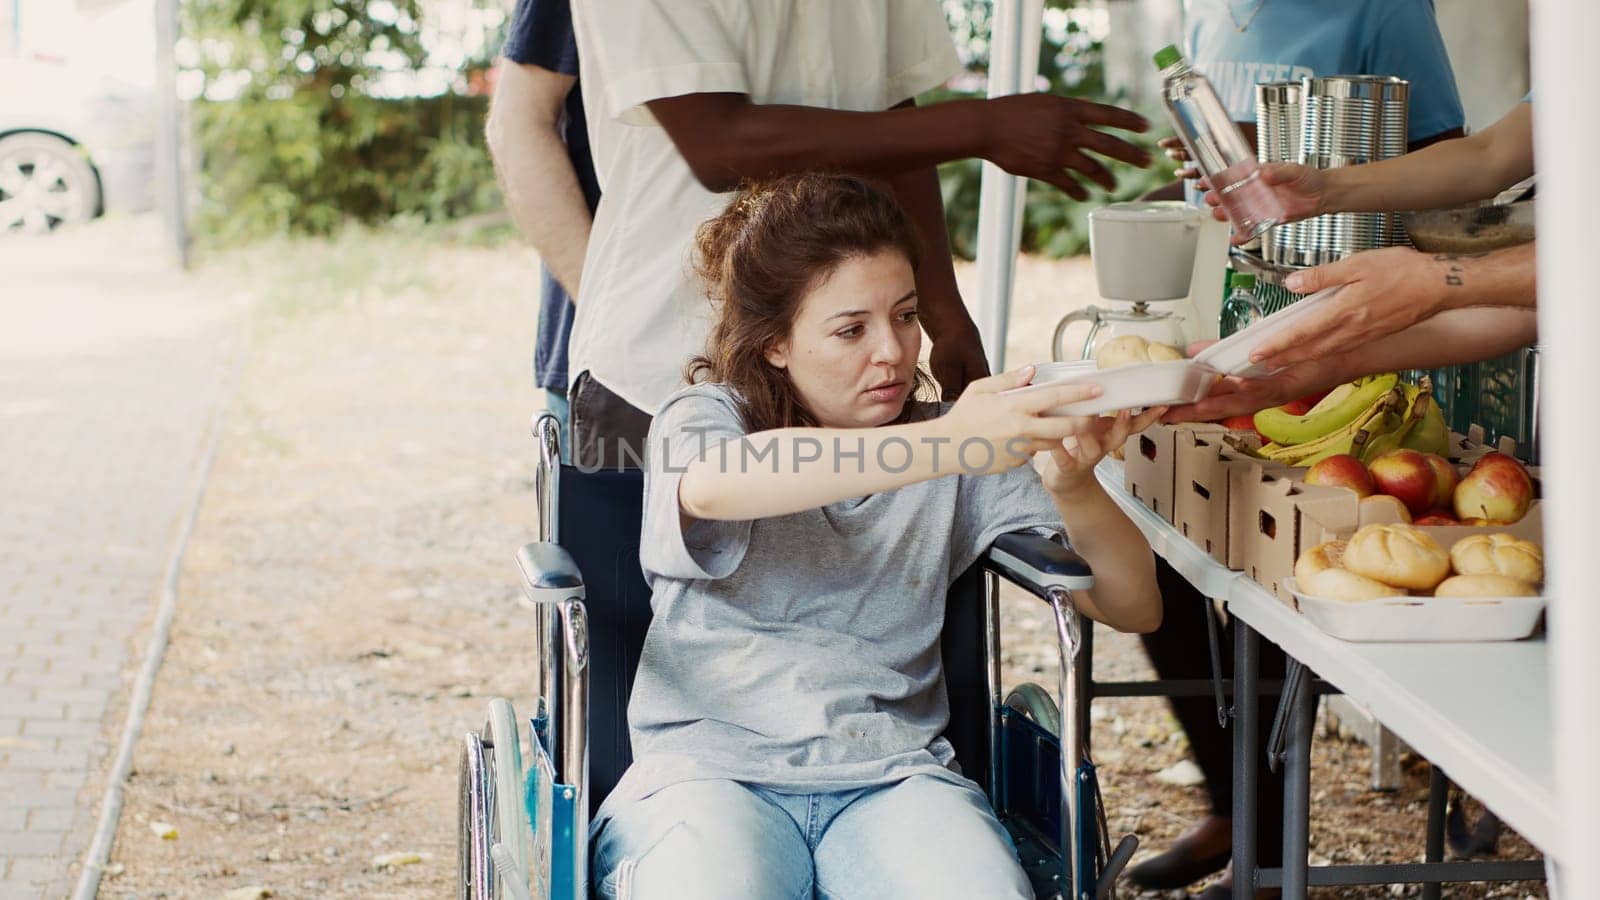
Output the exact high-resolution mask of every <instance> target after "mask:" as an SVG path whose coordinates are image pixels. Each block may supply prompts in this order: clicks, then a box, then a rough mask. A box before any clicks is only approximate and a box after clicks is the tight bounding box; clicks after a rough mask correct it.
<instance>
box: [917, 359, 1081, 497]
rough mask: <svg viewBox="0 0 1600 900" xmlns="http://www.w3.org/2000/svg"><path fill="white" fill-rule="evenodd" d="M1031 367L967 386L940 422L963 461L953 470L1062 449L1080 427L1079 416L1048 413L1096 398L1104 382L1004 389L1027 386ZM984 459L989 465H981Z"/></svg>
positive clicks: (972, 470) (985, 470)
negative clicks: (1060, 407) (1062, 406)
mask: <svg viewBox="0 0 1600 900" xmlns="http://www.w3.org/2000/svg"><path fill="white" fill-rule="evenodd" d="M1033 372H1034V367H1033V366H1023V367H1022V368H1020V369H1012V370H1011V371H1009V372H1001V373H1000V374H999V375H991V376H989V377H988V378H980V379H978V380H977V381H974V382H973V383H972V384H970V385H967V390H966V392H965V393H963V394H962V395H961V399H960V400H957V401H956V402H955V405H954V406H952V407H950V412H948V413H946V414H945V416H944V418H942V419H940V420H939V423H938V425H939V429H938V430H939V432H940V433H941V436H942V437H945V438H948V439H949V450H948V453H949V456H948V458H949V459H951V460H959V462H958V463H954V464H953V466H955V467H953V468H952V469H951V471H961V472H964V473H967V474H972V475H992V474H994V473H997V472H1005V471H1007V470H1009V469H1014V468H1016V467H1017V466H1020V465H1022V464H1023V463H1025V462H1027V461H1028V460H1029V459H1030V458H1031V457H1032V456H1033V455H1034V454H1035V453H1040V452H1043V451H1046V450H1049V449H1051V448H1052V447H1054V448H1058V449H1059V448H1060V446H1061V441H1062V439H1063V438H1065V437H1067V436H1069V435H1073V434H1076V433H1077V432H1078V431H1079V430H1080V428H1081V427H1082V425H1081V422H1080V418H1079V417H1067V416H1046V415H1044V412H1045V411H1046V410H1050V409H1054V408H1055V407H1057V406H1061V405H1063V404H1067V403H1076V402H1078V401H1080V400H1088V399H1090V398H1091V397H1098V396H1100V392H1101V390H1100V386H1099V385H1097V384H1086V383H1083V382H1079V383H1076V384H1070V383H1063V384H1052V385H1046V386H1043V387H1040V388H1039V389H1038V390H1034V391H1028V392H1026V393H1017V394H1006V393H1003V392H1004V391H1008V390H1011V389H1013V388H1020V387H1023V386H1024V385H1026V384H1027V383H1028V382H1029V380H1031V379H1032V378H1033ZM973 442H976V444H974V443H973ZM969 444H970V445H972V446H969V447H968V449H967V450H966V451H965V453H964V454H963V452H962V450H961V448H962V446H963V445H969ZM985 460H987V463H988V464H987V466H986V467H981V468H980V467H979V464H980V463H983V462H985ZM941 466H942V464H941Z"/></svg>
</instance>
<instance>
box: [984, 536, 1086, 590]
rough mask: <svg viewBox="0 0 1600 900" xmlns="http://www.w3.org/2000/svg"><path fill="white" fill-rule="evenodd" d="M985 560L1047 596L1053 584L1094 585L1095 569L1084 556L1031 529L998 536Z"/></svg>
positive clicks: (993, 568)
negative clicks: (1090, 566) (1091, 567)
mask: <svg viewBox="0 0 1600 900" xmlns="http://www.w3.org/2000/svg"><path fill="white" fill-rule="evenodd" d="M982 561H983V566H984V568H986V569H988V570H990V571H992V572H995V573H997V574H999V575H1000V576H1001V577H1002V578H1004V579H1006V580H1007V581H1010V582H1011V583H1012V584H1015V585H1017V586H1019V587H1023V588H1027V589H1028V590H1030V591H1032V592H1033V593H1035V594H1037V595H1038V596H1039V597H1041V598H1048V596H1049V591H1050V589H1051V588H1062V589H1064V590H1069V591H1085V590H1088V589H1089V588H1091V587H1093V586H1094V571H1093V570H1091V569H1090V568H1089V563H1088V562H1086V561H1085V560H1084V558H1083V557H1081V556H1079V555H1078V554H1077V552H1076V551H1074V550H1073V549H1072V548H1071V547H1067V546H1063V545H1061V544H1058V543H1056V542H1055V541H1053V540H1051V539H1049V538H1047V537H1045V536H1044V535H1042V534H1035V533H1033V532H1030V531H1013V532H1011V533H1010V534H1002V535H1000V536H999V537H997V538H995V539H994V543H993V544H990V545H989V549H988V551H987V552H986V553H984V555H983V557H982Z"/></svg>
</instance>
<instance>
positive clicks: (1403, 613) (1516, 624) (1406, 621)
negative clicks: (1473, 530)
mask: <svg viewBox="0 0 1600 900" xmlns="http://www.w3.org/2000/svg"><path fill="white" fill-rule="evenodd" d="M1283 586H1284V588H1285V589H1286V590H1288V591H1289V593H1291V594H1293V595H1294V597H1295V600H1296V601H1297V602H1298V604H1299V607H1300V612H1301V614H1303V615H1304V616H1305V617H1306V618H1307V619H1310V620H1311V624H1313V625H1315V626H1317V627H1318V628H1320V629H1322V630H1323V631H1325V632H1327V633H1328V634H1331V635H1333V636H1334V637H1336V638H1340V639H1341V640H1346V641H1359V642H1369V643H1370V642H1380V641H1400V642H1408V643H1409V642H1424V641H1426V642H1442V641H1520V640H1522V639H1523V638H1525V637H1527V636H1528V635H1530V634H1533V630H1534V628H1535V627H1537V626H1538V624H1539V614H1540V613H1541V612H1543V611H1544V604H1545V599H1544V598H1543V597H1500V598H1488V599H1480V598H1476V597H1474V598H1463V597H1392V598H1389V599H1385V600H1369V601H1367V602H1365V603H1346V602H1344V601H1341V600H1324V599H1322V598H1320V597H1313V596H1311V595H1309V594H1302V593H1301V592H1300V591H1299V590H1297V589H1296V586H1295V581H1294V579H1293V578H1285V579H1284V580H1283Z"/></svg>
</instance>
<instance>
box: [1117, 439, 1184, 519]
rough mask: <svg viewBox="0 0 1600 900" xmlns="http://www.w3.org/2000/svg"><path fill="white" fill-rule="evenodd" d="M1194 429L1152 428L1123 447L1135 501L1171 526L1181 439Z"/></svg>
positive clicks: (1127, 482) (1126, 480) (1128, 483)
mask: <svg viewBox="0 0 1600 900" xmlns="http://www.w3.org/2000/svg"><path fill="white" fill-rule="evenodd" d="M1190 427H1192V426H1190V425H1152V426H1150V427H1149V428H1146V429H1145V430H1144V431H1143V432H1141V433H1139V434H1136V435H1133V436H1132V437H1130V438H1128V442H1127V443H1126V444H1124V445H1123V451H1122V453H1123V456H1122V471H1123V479H1124V481H1123V483H1124V485H1125V486H1126V487H1127V489H1128V493H1129V494H1132V495H1133V497H1134V499H1136V500H1138V501H1139V502H1140V503H1142V504H1144V506H1145V507H1146V508H1148V509H1149V510H1150V511H1151V512H1153V513H1155V514H1156V515H1158V516H1160V517H1161V518H1162V519H1164V520H1165V521H1166V522H1167V523H1168V524H1171V522H1172V519H1173V516H1172V485H1173V475H1174V471H1175V468H1174V467H1175V460H1174V455H1175V452H1176V448H1177V436H1178V432H1179V431H1180V430H1181V429H1185V428H1190Z"/></svg>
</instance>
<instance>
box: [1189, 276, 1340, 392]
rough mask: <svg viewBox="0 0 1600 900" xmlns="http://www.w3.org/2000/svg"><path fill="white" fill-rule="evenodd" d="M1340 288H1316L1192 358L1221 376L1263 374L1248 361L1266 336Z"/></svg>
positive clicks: (1291, 321) (1257, 366)
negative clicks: (1285, 307) (1312, 292)
mask: <svg viewBox="0 0 1600 900" xmlns="http://www.w3.org/2000/svg"><path fill="white" fill-rule="evenodd" d="M1343 288H1344V285H1336V286H1334V287H1331V288H1328V289H1327V290H1325V291H1318V292H1316V293H1315V294H1312V295H1311V296H1309V297H1307V298H1305V299H1304V300H1301V301H1300V302H1298V303H1296V304H1295V305H1293V306H1291V307H1289V308H1288V309H1282V310H1279V311H1278V312H1275V313H1273V314H1272V315H1270V316H1267V317H1266V318H1264V319H1262V320H1260V321H1258V322H1256V323H1254V324H1252V325H1251V326H1250V327H1249V328H1246V329H1243V330H1242V331H1237V332H1234V333H1233V334H1231V335H1229V336H1227V337H1225V338H1223V339H1222V340H1220V341H1217V342H1216V343H1215V344H1212V345H1211V346H1209V347H1207V348H1206V349H1204V350H1202V351H1200V352H1199V353H1197V354H1195V357H1194V361H1195V362H1197V363H1202V364H1204V365H1207V366H1210V367H1211V368H1213V369H1215V370H1217V371H1218V372H1221V373H1222V374H1224V375H1238V376H1240V377H1243V378H1255V377H1259V376H1261V375H1265V374H1267V370H1266V369H1264V368H1262V367H1261V366H1260V365H1257V364H1255V363H1252V362H1251V361H1250V354H1251V353H1252V352H1253V351H1254V350H1255V349H1256V348H1257V347H1259V346H1261V345H1262V344H1264V343H1266V341H1267V339H1268V338H1270V337H1272V336H1273V335H1276V334H1278V333H1279V332H1281V331H1283V329H1284V328H1286V327H1288V326H1289V325H1290V324H1292V323H1294V322H1295V321H1296V320H1298V319H1299V318H1300V317H1301V316H1304V315H1305V314H1306V313H1309V312H1311V311H1312V310H1314V309H1316V308H1317V307H1318V306H1320V305H1321V304H1323V303H1325V302H1327V301H1328V300H1329V299H1331V298H1332V297H1333V295H1335V294H1337V293H1339V291H1340V290H1342V289H1343Z"/></svg>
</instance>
